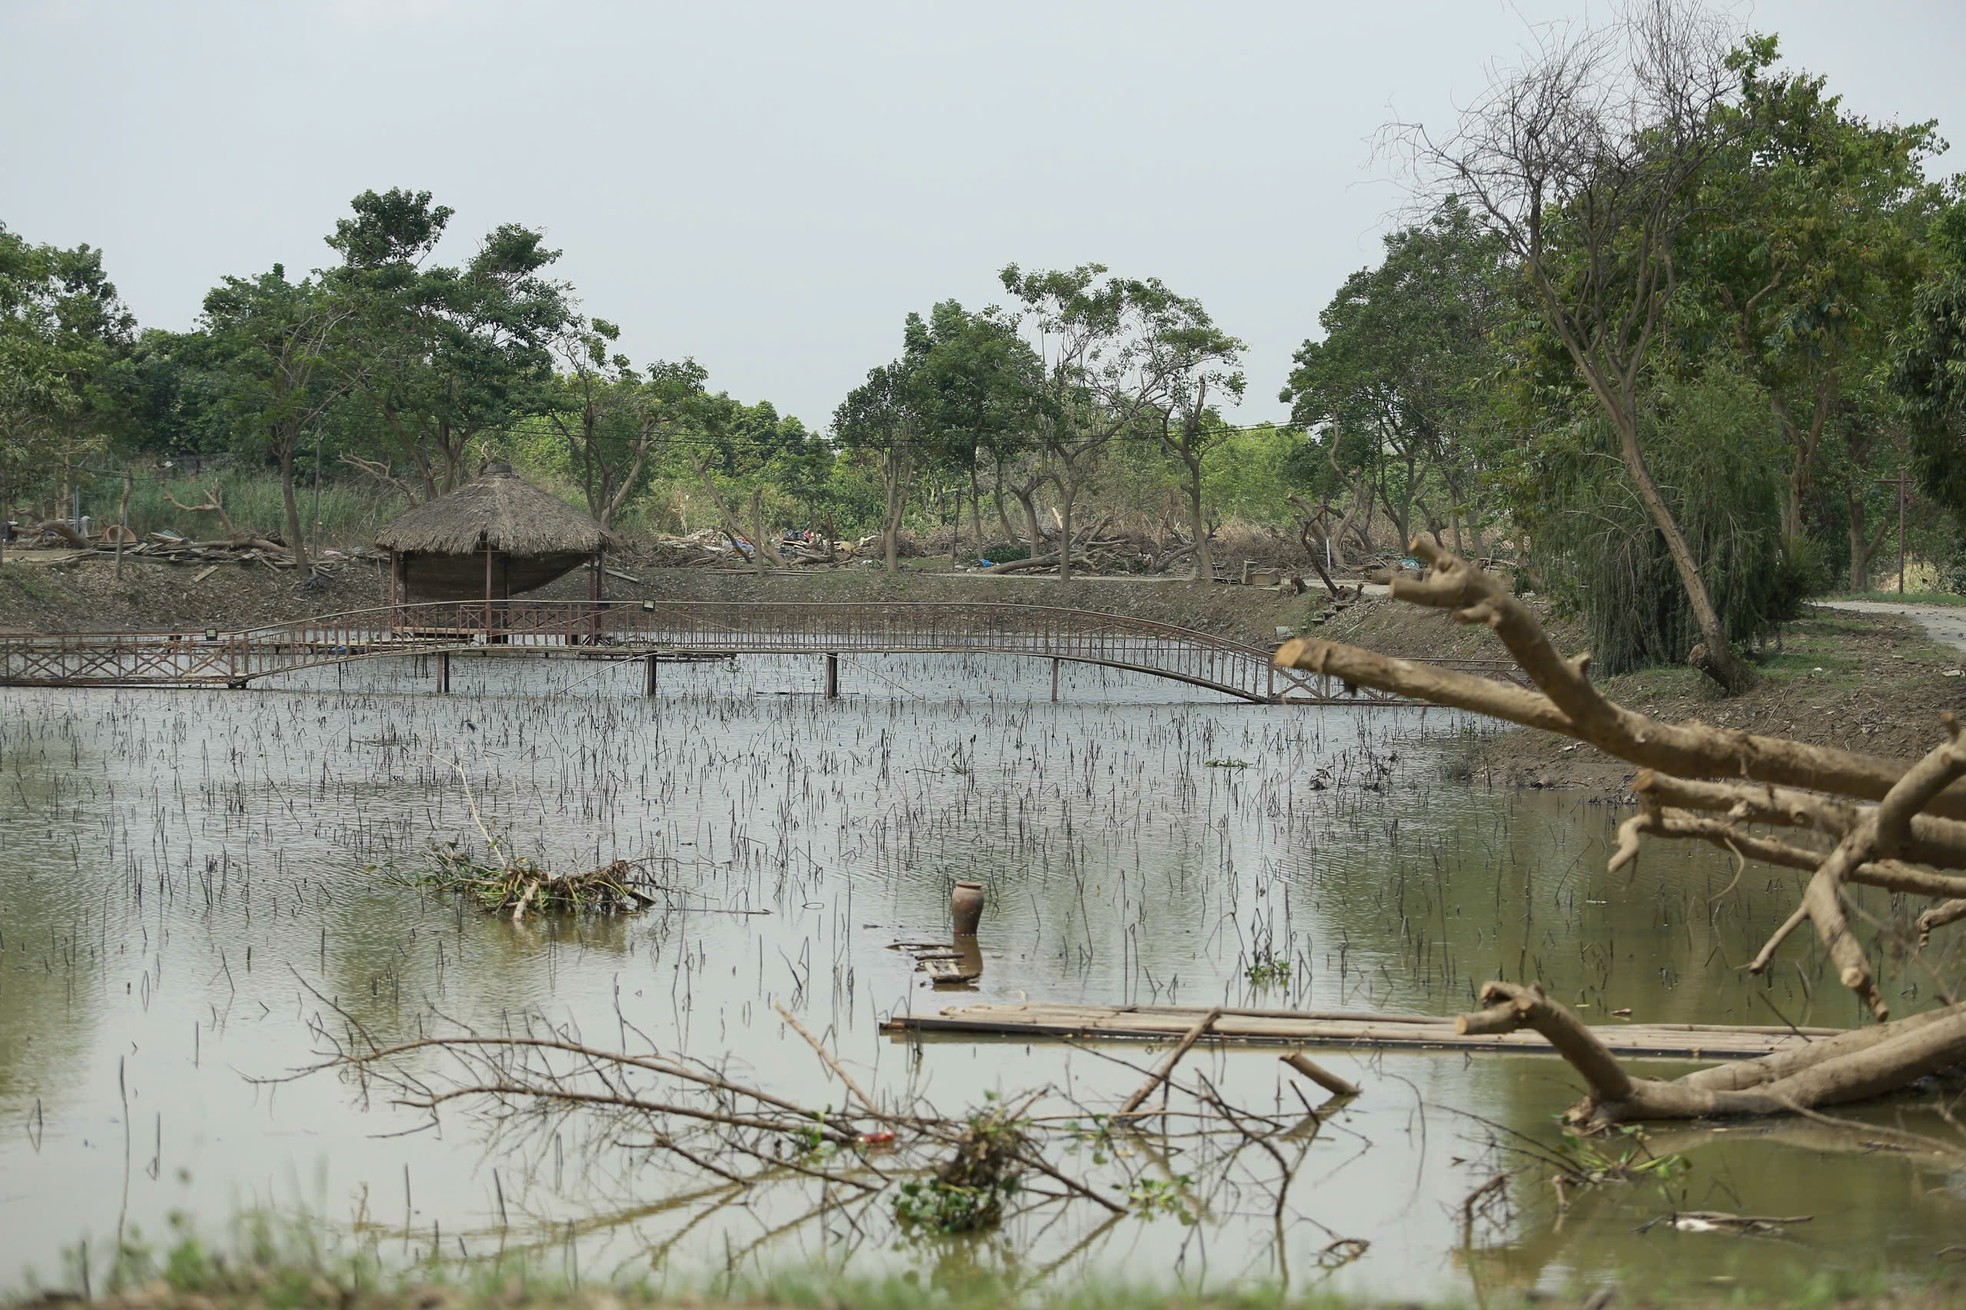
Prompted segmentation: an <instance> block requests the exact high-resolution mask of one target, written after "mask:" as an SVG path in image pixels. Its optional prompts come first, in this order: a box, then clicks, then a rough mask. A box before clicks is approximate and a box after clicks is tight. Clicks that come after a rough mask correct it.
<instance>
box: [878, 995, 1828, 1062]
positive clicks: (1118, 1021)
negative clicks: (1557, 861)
mask: <svg viewBox="0 0 1966 1310" xmlns="http://www.w3.org/2000/svg"><path fill="white" fill-rule="evenodd" d="M882 1029H883V1031H886V1032H888V1033H891V1034H938V1035H958V1034H960V1035H966V1036H971V1037H987V1036H1000V1037H1012V1038H1018V1037H1024V1038H1029V1037H1058V1038H1064V1037H1081V1038H1093V1039H1098V1038H1126V1039H1133V1040H1147V1041H1154V1040H1179V1041H1180V1042H1181V1043H1182V1049H1183V1050H1185V1049H1186V1047H1187V1046H1188V1045H1191V1044H1193V1042H1195V1041H1198V1040H1203V1039H1204V1038H1206V1039H1209V1040H1214V1041H1219V1042H1229V1041H1238V1042H1249V1043H1256V1044H1265V1045H1269V1044H1276V1045H1290V1044H1295V1045H1310V1046H1350V1047H1368V1048H1399V1047H1404V1048H1409V1049H1420V1050H1455V1051H1475V1050H1505V1051H1523V1052H1532V1053H1533V1052H1541V1053H1544V1054H1553V1053H1554V1052H1553V1051H1552V1049H1551V1047H1550V1045H1549V1043H1548V1042H1546V1041H1544V1040H1543V1038H1542V1037H1541V1036H1540V1035H1538V1034H1536V1033H1533V1032H1528V1031H1523V1032H1514V1033H1503V1034H1491V1035H1475V1036H1468V1035H1464V1034H1461V1033H1457V1032H1455V1031H1454V1021H1453V1020H1452V1019H1446V1018H1439V1017H1431V1016H1425V1015H1385V1014H1347V1013H1345V1012H1342V1011H1288V1010H1267V1011H1237V1010H1233V1009H1228V1008H1224V1009H1222V1010H1220V1011H1215V1010H1202V1009H1198V1008H1179V1007H1173V1006H1154V1007H1147V1006H1123V1007H1102V1006H1089V1005H1064V1004H1046V1003H1042V1002H1039V1003H1030V1002H1026V1003H1023V1004H1018V1005H963V1006H952V1007H950V1008H949V1009H946V1010H943V1011H942V1012H941V1013H939V1014H903V1015H897V1016H895V1017H893V1018H891V1019H889V1020H888V1021H887V1022H886V1023H884V1024H883V1025H882ZM1592 1031H1593V1032H1595V1033H1596V1034H1597V1036H1598V1038H1599V1040H1601V1041H1602V1042H1604V1044H1605V1046H1606V1047H1608V1048H1609V1049H1610V1050H1611V1051H1612V1052H1613V1053H1615V1054H1618V1055H1625V1056H1653V1057H1661V1058H1676V1059H1693V1060H1727V1059H1750V1058H1755V1057H1759V1056H1763V1055H1769V1054H1772V1053H1774V1052H1776V1051H1781V1050H1786V1049H1788V1048H1790V1047H1793V1046H1796V1045H1798V1044H1801V1043H1803V1042H1806V1041H1808V1040H1810V1039H1812V1038H1815V1037H1822V1036H1829V1035H1831V1034H1833V1033H1835V1032H1837V1031H1839V1030H1837V1029H1833V1028H1804V1029H1793V1030H1791V1029H1787V1028H1773V1027H1767V1026H1762V1025H1741V1026H1738V1027H1737V1026H1729V1025H1712V1024H1601V1025H1597V1026H1595V1027H1593V1029H1592Z"/></svg>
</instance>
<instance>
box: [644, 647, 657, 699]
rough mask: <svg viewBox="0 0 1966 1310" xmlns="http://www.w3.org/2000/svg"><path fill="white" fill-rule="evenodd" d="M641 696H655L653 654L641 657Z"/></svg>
mask: <svg viewBox="0 0 1966 1310" xmlns="http://www.w3.org/2000/svg"><path fill="white" fill-rule="evenodd" d="M642 695H644V696H653V695H655V652H654V651H650V652H649V653H648V654H646V655H644V656H642Z"/></svg>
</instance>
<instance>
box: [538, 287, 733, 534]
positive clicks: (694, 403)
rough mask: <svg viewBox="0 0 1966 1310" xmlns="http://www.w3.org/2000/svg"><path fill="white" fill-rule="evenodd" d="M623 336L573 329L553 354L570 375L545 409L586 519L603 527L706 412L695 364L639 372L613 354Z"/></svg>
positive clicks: (609, 330)
mask: <svg viewBox="0 0 1966 1310" xmlns="http://www.w3.org/2000/svg"><path fill="white" fill-rule="evenodd" d="M620 335H621V330H620V329H619V328H618V327H616V326H615V325H614V324H612V323H609V322H606V321H605V320H602V319H576V320H574V321H572V322H570V323H569V324H568V325H567V327H566V330H564V331H563V332H562V333H561V334H560V336H559V337H558V338H557V339H556V341H555V347H554V348H555V352H556V353H557V354H558V355H559V356H560V358H561V360H562V362H563V363H564V365H565V369H564V371H562V372H560V373H557V374H556V375H555V376H554V378H553V381H552V382H551V384H550V387H551V394H550V396H549V397H548V398H547V400H546V401H545V402H544V405H543V408H544V410H545V417H546V420H547V422H548V423H549V424H550V425H551V427H552V429H553V431H554V433H555V434H556V435H557V436H558V437H559V438H560V441H561V444H562V445H563V446H564V448H565V450H566V454H567V460H568V464H569V467H570V468H571V469H572V471H573V474H574V477H575V479H576V480H577V481H578V482H579V483H580V488H581V491H582V493H583V494H584V495H585V496H586V497H587V511H588V513H590V514H592V515H593V516H594V517H595V518H596V519H597V520H599V521H600V522H601V523H602V524H603V525H608V524H612V523H613V522H614V520H615V517H616V516H617V515H618V514H620V513H621V510H622V508H623V506H625V505H626V504H627V503H628V502H629V501H630V500H631V499H633V498H634V497H635V496H637V495H639V494H640V493H641V491H642V490H643V488H644V487H645V486H646V485H647V483H648V475H649V472H650V471H651V468H652V466H653V465H654V463H655V462H656V459H655V457H656V456H657V454H658V453H659V451H658V448H659V447H660V446H661V444H662V443H663V442H665V441H667V440H668V439H669V438H671V437H673V436H674V435H675V434H676V433H678V432H680V431H681V430H682V429H683V428H684V426H685V425H686V424H687V423H688V422H689V421H690V418H691V417H692V416H693V415H694V414H695V413H696V412H697V411H698V410H699V409H700V407H701V404H702V402H703V399H704V388H703V383H704V380H705V378H706V377H707V376H708V375H707V374H706V373H705V372H704V370H703V367H702V365H700V364H698V363H697V362H696V361H695V360H693V359H685V360H683V361H682V362H681V363H679V364H672V363H669V362H668V361H666V360H662V361H657V362H656V363H654V364H651V365H649V366H648V368H647V369H646V370H641V371H638V370H636V369H635V367H634V366H633V365H632V364H631V363H630V362H629V360H628V357H627V356H626V355H623V354H620V353H618V352H616V351H614V350H613V349H612V347H613V345H614V343H615V342H616V341H617V340H618V339H619V338H620Z"/></svg>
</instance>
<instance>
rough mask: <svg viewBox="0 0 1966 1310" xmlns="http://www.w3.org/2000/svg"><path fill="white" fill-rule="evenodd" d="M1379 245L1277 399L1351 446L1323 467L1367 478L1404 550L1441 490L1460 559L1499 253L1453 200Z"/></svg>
mask: <svg viewBox="0 0 1966 1310" xmlns="http://www.w3.org/2000/svg"><path fill="white" fill-rule="evenodd" d="M1385 245H1386V254H1385V258H1384V259H1383V260H1382V261H1381V262H1380V263H1379V265H1378V266H1377V267H1375V268H1369V269H1361V270H1360V271H1359V272H1357V273H1354V274H1352V276H1351V277H1349V278H1347V279H1345V283H1344V285H1343V286H1341V287H1340V288H1339V289H1338V293H1337V294H1336V295H1335V296H1333V297H1332V298H1331V303H1330V304H1329V305H1327V306H1325V308H1324V310H1323V311H1322V312H1321V313H1320V314H1319V315H1318V323H1319V326H1321V327H1322V328H1323V329H1324V336H1323V338H1322V339H1321V340H1317V341H1306V342H1305V343H1304V344H1303V346H1302V347H1300V348H1299V349H1298V351H1297V353H1296V354H1295V356H1293V361H1294V367H1293V368H1292V369H1291V372H1290V378H1289V381H1288V382H1287V383H1286V384H1285V386H1284V388H1283V391H1282V394H1281V396H1280V397H1279V398H1280V399H1281V400H1283V401H1284V403H1286V404H1288V405H1289V406H1290V417H1291V421H1292V422H1293V423H1296V424H1299V425H1301V426H1303V427H1305V428H1335V429H1341V430H1343V431H1345V432H1346V433H1348V434H1352V435H1353V436H1354V437H1355V438H1358V439H1354V440H1352V441H1349V442H1346V443H1342V444H1340V443H1336V442H1334V443H1332V445H1331V448H1330V452H1329V454H1330V457H1331V458H1332V459H1333V460H1337V461H1342V465H1343V466H1349V467H1351V468H1353V469H1356V470H1359V471H1360V472H1362V473H1363V474H1364V475H1366V476H1369V477H1370V478H1371V480H1372V484H1373V487H1374V489H1375V490H1376V492H1377V494H1378V496H1379V498H1380V501H1381V503H1383V504H1384V506H1385V509H1386V512H1387V514H1388V515H1390V516H1391V518H1392V521H1393V526H1394V528H1395V530H1396V531H1397V532H1398V533H1399V536H1400V540H1401V542H1402V543H1404V542H1405V541H1406V540H1407V539H1409V538H1410V537H1411V536H1412V532H1413V524H1412V514H1413V507H1414V504H1415V502H1416V501H1419V500H1420V499H1421V498H1422V496H1423V495H1424V494H1425V487H1426V484H1427V480H1428V478H1429V476H1432V477H1433V478H1434V479H1435V480H1437V481H1438V483H1439V484H1440V486H1441V488H1442V490H1444V491H1445V492H1446V494H1447V506H1446V508H1447V514H1446V516H1445V517H1446V518H1447V519H1448V521H1449V524H1450V526H1451V528H1452V531H1453V537H1454V546H1455V548H1456V549H1457V550H1460V549H1463V543H1462V540H1461V527H1462V523H1463V521H1464V520H1467V519H1473V520H1474V521H1475V522H1476V523H1477V524H1478V523H1479V520H1480V517H1481V515H1480V511H1479V510H1478V509H1477V507H1476V502H1477V500H1478V499H1480V497H1481V486H1482V481H1483V479H1482V477H1481V473H1482V453H1481V447H1480V443H1479V441H1478V440H1476V439H1475V434H1476V432H1477V430H1478V429H1479V428H1480V427H1481V425H1482V422H1483V407H1484V401H1483V384H1484V382H1485V381H1486V380H1487V379H1488V378H1489V377H1490V376H1491V375H1492V374H1493V373H1494V372H1495V371H1496V369H1497V368H1498V367H1499V366H1500V361H1499V359H1498V352H1497V350H1496V348H1495V345H1494V335H1495V333H1496V332H1497V328H1498V324H1499V321H1500V319H1501V317H1502V315H1503V312H1504V295H1503V291H1502V286H1501V268H1500V257H1501V253H1502V250H1501V243H1500V241H1499V240H1498V239H1497V238H1496V236H1495V235H1494V234H1493V233H1492V232H1490V231H1488V230H1486V229H1485V228H1484V227H1483V226H1482V225H1481V224H1479V223H1478V222H1477V221H1476V219H1475V216H1474V215H1473V213H1471V212H1470V211H1469V209H1468V208H1467V206H1465V205H1464V204H1462V203H1461V202H1460V201H1459V200H1458V199H1456V198H1453V197H1449V198H1448V199H1447V200H1446V201H1445V202H1443V203H1442V204H1441V206H1440V207H1439V208H1438V209H1436V210H1435V212H1434V213H1433V214H1432V215H1431V216H1430V217H1429V218H1428V220H1427V221H1426V222H1425V223H1424V224H1421V225H1418V226H1414V227H1407V228H1403V229H1401V230H1400V231H1398V232H1394V233H1393V234H1391V235H1390V236H1388V237H1387V238H1386V239H1385ZM1341 471H1342V469H1341ZM1475 549H1476V551H1477V553H1478V552H1479V550H1480V546H1479V538H1478V537H1477V539H1476V545H1475Z"/></svg>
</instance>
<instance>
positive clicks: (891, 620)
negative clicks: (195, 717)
mask: <svg viewBox="0 0 1966 1310" xmlns="http://www.w3.org/2000/svg"><path fill="white" fill-rule="evenodd" d="M459 651H477V652H484V653H500V654H513V655H521V654H537V655H550V654H584V655H587V656H589V657H593V658H603V659H623V660H626V659H643V660H646V661H647V662H648V676H649V682H648V685H649V687H650V688H651V689H652V688H653V686H654V671H655V664H656V662H657V661H659V660H662V659H664V658H687V657H703V656H734V655H823V656H828V657H832V658H829V661H828V669H829V676H828V690H829V692H830V691H832V690H833V688H834V687H835V686H836V683H835V681H834V678H833V676H832V670H833V669H834V668H836V667H837V664H836V660H837V657H838V656H840V655H844V654H965V655H968V654H979V655H1018V656H1028V657H1035V658H1041V659H1051V660H1054V661H1064V660H1070V661H1074V662H1077V663H1084V664H1098V665H1103V666H1105V667H1107V668H1114V669H1125V670H1129V671H1132V672H1136V673H1143V674H1147V675H1149V676H1152V677H1158V678H1167V679H1171V680H1173V681H1176V682H1182V683H1186V684H1188V685H1189V686H1193V687H1201V688H1205V689H1207V690H1209V691H1216V692H1220V693H1222V694H1223V695H1225V696H1233V697H1235V698H1237V699H1240V700H1244V701H1251V702H1259V703H1262V702H1268V703H1277V702H1287V703H1292V704H1305V703H1310V704H1386V705H1396V704H1405V703H1407V702H1404V701H1402V700H1400V699H1399V698H1397V697H1392V696H1387V695H1384V694H1382V693H1379V692H1374V691H1370V690H1367V689H1364V688H1359V689H1357V690H1353V689H1350V688H1345V687H1342V686H1339V685H1337V684H1336V682H1335V680H1333V679H1330V678H1328V677H1325V676H1322V675H1319V674H1314V673H1309V672H1302V671H1297V670H1290V669H1278V668H1275V667H1273V666H1272V665H1271V663H1270V653H1269V652H1268V651H1266V650H1262V649H1259V648H1258V647H1254V646H1247V645H1243V644H1241V643H1239V642H1234V641H1229V640H1227V639H1225V638H1222V637H1217V636H1213V635H1211V634H1208V633H1204V632H1196V631H1193V630H1190V629H1187V628H1179V627H1173V626H1170V625H1167V624H1162V623H1154V622H1150V621H1148V620H1145V619H1135V618H1130V617H1127V616H1125V615H1119V614H1109V613H1099V612H1094V611H1089V610H1074V609H1060V608H1055V607H1049V606H1039V605H1002V604H989V603H985V604H973V605H970V604H950V605H940V604H938V605H930V604H915V603H878V604H838V603H806V602H799V601H763V602H724V601H601V602H594V601H496V602H493V603H491V604H489V605H488V604H486V603H484V602H482V601H445V602H426V603H419V604H406V605H396V606H391V607H387V608H380V609H373V610H361V611H357V612H354V613H348V614H335V615H327V616H323V617H318V618H310V619H300V620H296V621H294V622H291V623H281V624H274V625H271V626H268V627H260V628H251V629H247V630H244V631H239V632H219V631H217V630H215V629H209V628H208V629H206V630H205V631H203V632H197V633H173V632H148V633H128V632H125V633H74V634H46V635H39V634H37V635H5V634H0V686H16V687H23V686H27V687H194V686H220V687H244V686H247V685H249V684H251V683H253V682H255V681H258V680H260V679H263V678H269V677H273V676H275V675H278V674H282V673H292V672H296V671H299V670H302V669H310V668H318V667H321V666H324V665H331V664H343V663H348V662H350V661H354V660H364V659H375V658H380V657H386V656H404V655H444V654H449V653H452V652H459ZM1439 662H1440V663H1444V664H1448V663H1451V664H1453V665H1454V666H1455V667H1457V668H1461V669H1464V670H1466V671H1469V672H1481V673H1488V674H1491V675H1493V676H1507V675H1508V673H1509V672H1511V671H1512V670H1513V668H1514V666H1513V665H1508V664H1506V663H1504V662H1502V661H1439ZM1055 667H1056V665H1054V668H1055Z"/></svg>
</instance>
